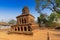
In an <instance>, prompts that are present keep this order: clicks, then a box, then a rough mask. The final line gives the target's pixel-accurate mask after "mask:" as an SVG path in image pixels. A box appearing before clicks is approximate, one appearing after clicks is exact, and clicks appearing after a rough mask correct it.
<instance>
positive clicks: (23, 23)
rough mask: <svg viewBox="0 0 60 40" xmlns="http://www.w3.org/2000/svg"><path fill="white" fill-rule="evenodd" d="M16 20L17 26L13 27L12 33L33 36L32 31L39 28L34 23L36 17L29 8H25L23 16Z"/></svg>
mask: <svg viewBox="0 0 60 40" xmlns="http://www.w3.org/2000/svg"><path fill="white" fill-rule="evenodd" d="M16 18H17V23H16V25H13V26H11V32H14V33H23V34H31V33H32V30H34V29H36V28H37V25H36V24H35V22H34V16H32V15H31V14H30V12H29V8H28V7H24V8H23V9H22V14H21V15H19V16H17V17H16Z"/></svg>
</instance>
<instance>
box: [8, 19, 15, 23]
mask: <svg viewBox="0 0 60 40" xmlns="http://www.w3.org/2000/svg"><path fill="white" fill-rule="evenodd" d="M8 23H9V24H15V23H16V20H14V19H11V20H10V21H9V22H8Z"/></svg>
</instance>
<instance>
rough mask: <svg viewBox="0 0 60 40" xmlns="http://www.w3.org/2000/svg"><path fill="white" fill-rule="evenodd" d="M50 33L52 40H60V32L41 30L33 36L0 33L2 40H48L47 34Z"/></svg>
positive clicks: (36, 31) (37, 30) (0, 39)
mask: <svg viewBox="0 0 60 40" xmlns="http://www.w3.org/2000/svg"><path fill="white" fill-rule="evenodd" d="M48 31H49V36H50V40H60V36H59V35H60V32H59V31H51V30H39V29H36V30H34V31H33V35H23V34H9V35H8V34H7V33H6V32H5V31H1V32H0V40H47V32H48Z"/></svg>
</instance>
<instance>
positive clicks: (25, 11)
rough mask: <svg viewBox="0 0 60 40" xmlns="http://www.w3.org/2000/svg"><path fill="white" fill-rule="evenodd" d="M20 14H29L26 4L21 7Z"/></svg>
mask: <svg viewBox="0 0 60 40" xmlns="http://www.w3.org/2000/svg"><path fill="white" fill-rule="evenodd" d="M22 14H29V8H28V7H27V6H25V7H24V8H23V9H22Z"/></svg>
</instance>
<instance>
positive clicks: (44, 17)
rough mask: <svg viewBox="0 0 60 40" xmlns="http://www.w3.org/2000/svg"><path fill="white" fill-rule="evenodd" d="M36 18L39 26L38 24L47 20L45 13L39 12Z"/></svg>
mask: <svg viewBox="0 0 60 40" xmlns="http://www.w3.org/2000/svg"><path fill="white" fill-rule="evenodd" d="M37 20H38V23H39V26H40V24H45V23H46V22H47V15H46V14H40V16H39V17H38V19H37Z"/></svg>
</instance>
